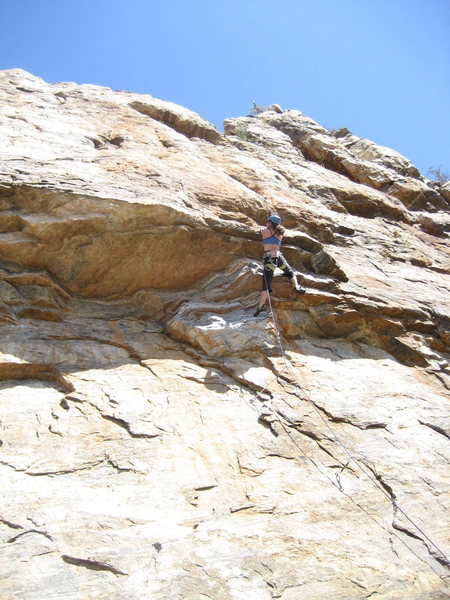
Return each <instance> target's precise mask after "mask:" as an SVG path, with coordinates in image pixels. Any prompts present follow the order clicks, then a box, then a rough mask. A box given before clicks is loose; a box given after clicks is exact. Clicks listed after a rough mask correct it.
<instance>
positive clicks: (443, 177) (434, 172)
mask: <svg viewBox="0 0 450 600" xmlns="http://www.w3.org/2000/svg"><path fill="white" fill-rule="evenodd" d="M427 176H428V178H429V179H431V180H433V181H437V182H438V183H447V181H450V175H449V174H448V173H447V172H446V171H443V170H442V165H440V166H439V167H438V168H437V169H436V168H434V167H430V168H429V169H428V171H427Z"/></svg>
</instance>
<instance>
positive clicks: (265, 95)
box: [0, 0, 450, 175]
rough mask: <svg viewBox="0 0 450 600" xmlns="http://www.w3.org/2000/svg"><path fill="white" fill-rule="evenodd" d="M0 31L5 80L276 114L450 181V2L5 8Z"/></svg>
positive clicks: (14, 2) (21, 4)
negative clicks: (275, 109)
mask: <svg viewBox="0 0 450 600" xmlns="http://www.w3.org/2000/svg"><path fill="white" fill-rule="evenodd" d="M0 23H1V35H0V69H11V68H22V69H25V70H27V71H29V72H31V73H33V74H34V75H37V76H39V77H42V78H43V79H45V80H46V81H48V82H50V83H54V82H57V81H75V82H77V83H92V84H97V85H102V86H108V87H110V88H112V89H121V90H128V91H132V92H137V93H146V94H151V95H152V96H155V97H157V98H162V99H164V100H171V101H173V102H176V103H177V104H181V105H183V106H185V107H187V108H190V109H191V110H194V111H195V112H197V113H199V114H200V115H201V116H202V117H204V118H205V119H207V120H208V121H210V122H212V123H214V124H215V125H216V126H217V127H218V128H219V129H220V130H221V129H222V122H223V120H224V119H226V118H228V117H235V116H243V115H246V114H248V112H249V109H250V107H251V105H252V102H253V101H254V100H255V101H256V103H257V104H259V105H265V106H266V105H269V104H272V103H276V104H279V105H280V106H281V107H282V108H284V109H287V108H295V109H298V110H301V111H302V112H303V113H304V114H305V115H307V116H309V117H311V118H313V119H315V120H316V121H318V122H319V123H320V124H321V125H323V126H325V127H327V128H330V129H333V128H340V127H347V128H348V129H350V131H352V132H353V133H354V134H355V135H358V136H360V137H366V138H369V139H371V140H373V141H375V142H377V143H378V144H381V145H384V146H388V147H390V148H393V149H395V150H397V151H398V152H400V153H401V154H403V155H405V156H407V157H408V158H409V159H410V160H411V161H412V162H413V163H414V164H415V165H416V166H417V167H418V168H419V170H420V171H421V172H422V174H424V175H426V173H427V170H428V168H429V167H430V166H432V167H435V168H437V167H442V169H443V170H444V171H447V172H449V171H450V0H0ZM0 114H1V113H0Z"/></svg>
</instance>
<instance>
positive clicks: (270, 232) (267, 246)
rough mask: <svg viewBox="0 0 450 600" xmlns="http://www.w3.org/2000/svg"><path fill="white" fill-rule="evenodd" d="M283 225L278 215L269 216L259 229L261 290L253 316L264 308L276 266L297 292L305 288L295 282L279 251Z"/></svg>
mask: <svg viewBox="0 0 450 600" xmlns="http://www.w3.org/2000/svg"><path fill="white" fill-rule="evenodd" d="M284 231H285V230H284V227H283V226H282V225H281V218H280V217H279V216H278V215H272V216H270V217H269V220H268V222H267V226H266V227H265V228H264V229H262V230H261V236H262V243H263V248H264V269H263V279H262V292H261V296H260V298H259V303H258V308H257V309H256V312H255V314H254V315H253V316H254V317H257V316H258V315H259V314H260V313H261V311H263V310H265V308H266V300H267V298H268V296H269V294H271V293H272V279H273V274H274V272H275V269H276V268H277V267H278V268H279V269H281V270H282V271H283V277H287V278H288V279H289V280H290V282H291V285H292V287H293V288H294V289H295V291H296V292H298V293H299V294H304V293H305V292H306V290H305V289H304V288H302V287H301V286H300V285H299V284H298V283H297V277H296V275H295V273H294V271H293V270H292V269H291V267H290V266H289V265H288V263H287V261H286V259H285V258H284V256H283V255H282V254H281V252H280V246H281V240H282V239H283V235H284Z"/></svg>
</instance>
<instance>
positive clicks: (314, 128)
mask: <svg viewBox="0 0 450 600" xmlns="http://www.w3.org/2000/svg"><path fill="white" fill-rule="evenodd" d="M0 94H1V107H2V108H1V112H2V118H1V121H0V135H1V140H2V143H1V147H0V208H1V213H0V231H1V233H0V261H1V262H0V275H1V278H0V289H1V296H0V321H1V327H0V336H1V346H0V349H1V354H0V412H1V416H0V421H1V430H0V440H1V441H0V444H1V447H0V481H1V487H2V490H3V494H2V503H1V506H0V531H1V545H2V552H1V559H0V570H1V575H0V596H1V597H2V598H5V599H6V598H8V599H9V598H17V599H19V598H20V599H21V600H27V599H30V600H31V599H33V600H51V599H55V600H56V599H60V598H63V597H64V598H67V599H69V600H70V599H73V600H80V599H81V598H89V599H94V598H95V599H97V600H104V599H105V600H106V599H108V600H109V599H115V600H116V599H117V600H119V599H120V600H121V599H125V598H126V599H127V600H147V599H148V598H155V599H158V600H163V599H164V600H166V599H167V600H169V599H170V600H201V599H202V600H206V599H212V600H271V599H275V598H277V599H280V600H322V599H325V598H329V597H333V598H335V599H336V600H339V599H340V600H350V599H363V598H369V597H373V598H375V597H376V598H379V599H380V600H393V599H406V598H407V599H408V600H425V599H429V600H441V599H444V598H450V593H449V585H448V584H449V582H450V579H449V576H450V565H449V563H448V557H449V554H450V540H449V534H450V527H449V516H448V515H449V508H448V507H449V489H450V477H449V462H450V454H449V447H450V412H449V406H450V402H449V401H450V370H449V363H448V359H449V354H450V349H449V346H450V331H449V323H450V303H449V297H450V296H449V292H450V277H449V266H450V260H449V259H450V250H449V244H448V241H449V232H450V211H449V206H450V194H449V190H448V186H445V185H436V184H434V183H432V182H429V181H427V180H426V179H425V178H423V177H422V176H421V175H420V173H419V172H418V171H417V169H416V168H415V167H414V166H413V165H412V164H411V163H410V162H409V161H408V160H407V159H406V158H404V157H402V156H400V155H399V154H397V153H396V152H394V151H392V150H389V149H386V148H382V147H380V146H377V145H376V144H374V143H372V142H370V141H368V140H363V139H359V138H357V137H355V136H353V135H352V134H351V133H350V132H348V131H347V130H339V131H328V130H327V129H325V128H323V127H321V126H320V125H319V124H317V123H315V122H314V121H312V120H311V119H309V118H307V117H305V116H304V115H303V114H302V113H301V112H299V111H295V110H282V109H280V107H278V106H276V105H274V106H271V107H269V108H268V109H267V110H265V111H263V112H262V113H261V114H259V115H258V116H256V117H255V116H251V117H243V118H237V119H229V120H227V121H226V122H225V126H224V133H223V134H222V133H220V132H218V131H217V130H216V129H215V128H214V127H213V126H212V125H211V124H210V123H208V122H206V121H205V120H204V119H202V118H201V117H199V116H198V115H196V114H194V113H192V112H190V111H188V110H187V109H184V108H182V107H179V106H176V105H174V104H172V103H169V102H165V101H162V100H157V99H155V98H152V97H151V96H143V95H137V94H133V93H130V92H123V91H117V92H113V91H111V90H109V89H106V88H101V87H96V86H91V85H81V86H79V85H76V84H74V83H59V84H54V85H49V84H47V83H45V82H44V81H42V80H41V79H38V78H36V77H34V76H32V75H30V74H28V73H26V72H24V71H20V70H13V71H4V72H2V73H1V74H0ZM274 211H276V212H278V213H279V214H281V215H282V217H283V224H284V225H285V226H286V228H287V233H286V236H285V239H284V242H283V245H284V253H285V256H286V258H287V259H288V261H289V262H290V263H291V265H292V266H293V267H295V268H296V269H297V270H298V271H299V273H300V276H299V279H300V280H301V282H302V284H303V285H304V286H305V287H306V288H307V293H306V294H305V295H304V296H301V297H298V296H296V295H295V292H294V291H293V290H292V288H291V287H290V286H289V283H288V282H287V281H286V280H285V279H283V278H276V279H275V281H274V293H273V297H272V305H273V318H272V316H271V315H268V316H265V317H264V316H263V315H261V316H260V317H258V318H254V317H253V316H252V314H253V310H254V307H255V305H256V303H257V299H258V296H259V289H260V279H261V262H260V253H261V248H260V241H259V226H260V225H261V224H264V222H265V220H266V218H267V215H268V214H269V213H271V212H274Z"/></svg>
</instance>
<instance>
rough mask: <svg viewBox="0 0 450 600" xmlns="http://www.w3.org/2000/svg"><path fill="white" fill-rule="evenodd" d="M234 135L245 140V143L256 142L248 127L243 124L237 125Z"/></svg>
mask: <svg viewBox="0 0 450 600" xmlns="http://www.w3.org/2000/svg"><path fill="white" fill-rule="evenodd" d="M234 135H235V136H237V137H238V138H240V139H241V140H243V141H244V142H253V141H254V137H253V135H252V134H251V133H250V131H249V130H248V128H247V126H246V125H243V124H239V125H236V128H235V130H234Z"/></svg>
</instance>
